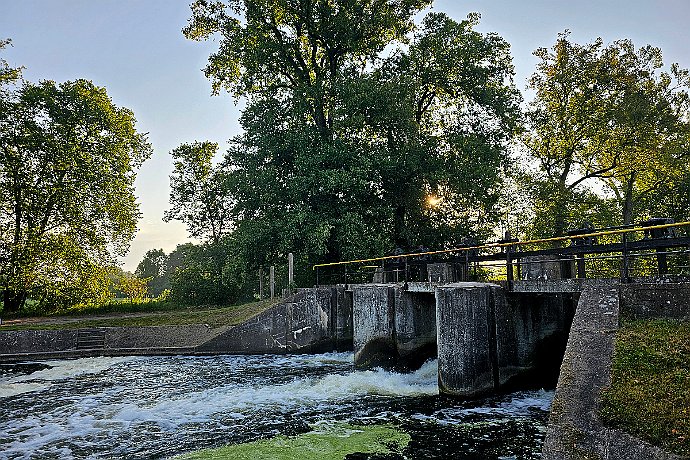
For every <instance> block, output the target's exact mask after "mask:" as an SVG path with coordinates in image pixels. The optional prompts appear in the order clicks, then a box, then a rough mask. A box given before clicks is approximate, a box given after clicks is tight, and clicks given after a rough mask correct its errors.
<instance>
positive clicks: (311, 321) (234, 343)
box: [0, 286, 352, 362]
mask: <svg viewBox="0 0 690 460" xmlns="http://www.w3.org/2000/svg"><path fill="white" fill-rule="evenodd" d="M99 330H102V331H103V332H102V334H103V340H102V342H101V343H99V344H98V345H96V346H93V347H84V346H83V345H84V344H83V343H82V344H80V340H79V335H80V333H81V332H91V331H86V330H76V329H75V330H56V331H51V330H42V331H41V330H39V331H0V362H8V361H18V360H25V359H52V358H74V357H83V356H97V355H106V356H120V355H140V354H144V355H145V354H151V355H156V354H165V355H167V354H178V353H179V354H218V353H305V352H319V351H331V350H350V349H352V303H351V299H350V298H349V296H348V295H347V293H346V292H345V289H344V287H342V286H339V287H326V288H315V289H303V290H300V291H299V292H297V293H296V294H295V295H293V296H291V297H290V298H288V299H286V300H285V301H283V302H281V303H280V304H278V305H276V306H274V307H272V308H270V309H269V310H267V311H265V312H263V313H261V314H260V315H258V316H256V317H254V318H252V319H250V320H249V321H247V322H245V323H243V324H241V325H238V326H235V327H221V328H216V329H211V328H209V327H208V326H205V325H189V326H156V327H132V328H127V327H113V328H99Z"/></svg>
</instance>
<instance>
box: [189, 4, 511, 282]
mask: <svg viewBox="0 0 690 460" xmlns="http://www.w3.org/2000/svg"><path fill="white" fill-rule="evenodd" d="M429 3H430V2H428V1H412V0H409V1H402V2H399V1H395V2H394V1H361V2H351V1H345V0H341V1H335V2H333V1H325V0H324V1H315V2H298V1H280V2H259V1H252V0H247V1H243V2H233V3H231V5H229V6H227V5H224V4H222V3H220V2H213V3H209V2H201V1H199V2H195V3H194V4H193V17H192V20H191V21H190V25H189V26H188V27H187V28H186V29H185V30H184V32H185V34H186V36H187V37H189V38H193V39H204V38H208V37H209V36H210V35H212V34H213V33H219V34H220V35H221V44H220V49H219V50H218V52H217V53H215V54H214V55H212V56H211V58H210V60H209V65H208V67H207V68H206V74H207V75H208V76H209V78H211V79H212V81H213V85H214V90H215V91H219V90H221V89H227V90H229V91H230V92H232V93H233V94H234V95H235V96H236V97H240V96H242V97H245V98H247V100H248V103H247V106H246V109H245V110H244V111H243V114H242V117H241V124H242V127H243V129H244V134H243V135H241V136H238V137H236V138H235V139H233V141H232V143H231V146H230V149H229V150H228V152H227V154H226V157H225V160H224V162H223V164H222V165H221V167H222V168H223V169H224V170H225V171H227V172H228V174H229V175H230V176H231V177H232V180H231V183H232V184H233V186H232V193H233V197H234V209H233V212H232V215H233V219H234V220H235V222H236V228H235V229H234V231H233V232H232V241H233V247H235V248H236V249H237V252H236V253H235V254H236V256H237V257H238V258H240V259H243V260H245V261H246V262H247V264H248V266H249V268H250V269H252V270H253V269H256V268H259V267H261V266H266V265H268V264H276V263H277V262H278V261H279V260H284V258H285V256H286V254H287V253H288V252H294V253H295V254H296V255H297V257H298V262H301V263H302V264H304V265H306V264H309V263H314V262H316V261H332V260H338V259H342V258H351V257H357V256H364V255H376V254H381V253H383V252H386V251H389V250H391V249H393V248H394V247H395V246H396V245H400V246H404V247H408V248H409V247H413V246H416V245H418V244H425V243H426V244H434V245H447V244H452V242H453V241H454V240H458V239H459V238H460V235H461V234H466V233H468V232H471V231H473V230H474V229H475V228H476V227H478V225H475V224H476V222H473V223H472V224H470V225H468V224H467V223H466V222H465V220H466V219H463V217H465V216H466V215H467V214H469V213H474V214H475V215H478V214H482V213H481V212H479V213H477V212H476V211H475V209H476V208H477V206H476V205H473V204H470V203H471V201H472V198H474V197H480V198H482V200H483V201H482V203H483V204H484V203H485V204H486V206H485V207H486V208H487V209H490V208H491V206H492V205H493V202H495V197H496V195H497V194H496V191H497V188H498V187H497V185H498V182H499V181H498V180H497V177H499V176H500V173H499V171H498V169H500V167H501V166H503V165H504V163H505V162H506V160H507V156H506V153H505V152H506V143H507V140H508V139H509V138H510V136H511V135H512V133H513V132H514V130H515V128H516V126H517V122H518V117H517V114H518V94H517V91H516V90H515V89H514V87H513V86H512V84H511V82H510V79H511V76H512V66H511V64H510V55H509V47H508V45H507V44H506V43H505V41H503V40H502V39H500V37H497V36H495V35H486V36H485V35H482V34H479V33H477V32H475V31H473V30H472V27H473V26H474V25H475V24H476V22H477V18H478V17H477V16H476V15H475V16H471V17H470V19H469V20H468V21H463V22H462V23H456V22H455V21H452V20H451V19H450V18H448V17H447V16H445V15H442V14H431V15H429V16H428V18H427V19H426V20H425V21H424V28H423V30H422V31H421V32H418V33H413V32H412V31H413V29H414V28H415V27H414V23H413V14H414V13H416V12H418V11H420V10H421V9H422V8H424V7H425V6H427V5H428V4H429ZM402 42H406V43H407V42H411V43H409V46H407V45H405V46H403V45H402ZM386 47H389V48H388V50H391V49H393V51H392V56H388V51H387V52H385V53H383V50H384V48H386ZM432 56H438V59H436V58H435V57H433V58H432ZM391 101H396V103H395V104H391ZM484 160H485V161H484ZM482 161H484V163H485V164H484V165H483V166H482ZM459 178H461V179H459ZM458 179H459V180H458ZM487 189H488V190H487ZM432 194H439V195H443V198H444V200H445V201H444V204H443V206H445V208H444V209H443V210H440V209H436V208H434V207H433V206H429V204H428V198H429V196H430V195H432ZM458 203H461V204H462V207H463V208H466V209H462V210H460V211H458V212H454V211H453V212H443V211H448V210H450V209H451V208H452V207H454V206H455V205H457V204H458ZM486 215H489V216H490V215H491V213H490V211H488V212H486V213H485V214H483V216H486ZM472 227H475V228H472ZM429 241H430V243H429Z"/></svg>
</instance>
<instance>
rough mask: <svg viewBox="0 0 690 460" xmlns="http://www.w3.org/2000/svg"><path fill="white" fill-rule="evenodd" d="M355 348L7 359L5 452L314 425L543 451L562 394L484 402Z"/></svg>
mask: <svg viewBox="0 0 690 460" xmlns="http://www.w3.org/2000/svg"><path fill="white" fill-rule="evenodd" d="M352 361H353V358H352V354H350V353H331V354H323V355H299V356H213V357H188V356H178V357H127V358H84V359H78V360H65V361H47V362H43V363H30V364H21V365H0V458H5V457H7V458H122V459H125V458H127V459H129V458H163V457H168V456H171V455H175V454H179V453H183V452H187V451H192V450H198V449H202V448H208V447H216V446H222V445H226V444H231V443H242V442H247V441H252V440H256V439H259V438H265V437H269V436H274V435H276V434H280V433H282V434H287V435H290V434H296V433H300V432H304V431H308V430H309V429H310V428H309V425H310V424H314V423H319V422H324V421H346V422H350V423H355V424H370V423H394V424H396V425H398V426H399V427H400V428H401V429H402V430H404V431H406V432H407V433H409V434H410V435H411V436H412V441H411V443H410V445H409V446H408V448H407V450H406V451H405V453H404V455H405V458H410V459H418V458H424V459H426V458H429V459H432V458H462V459H498V458H502V459H509V458H516V459H531V458H539V452H540V449H541V443H542V441H543V436H544V429H545V423H546V417H547V415H548V407H549V404H550V402H551V399H552V397H553V393H552V392H547V391H543V390H542V391H533V392H520V393H514V394H511V395H507V396H503V397H494V398H488V399H484V400H479V401H473V402H460V401H457V400H453V399H450V398H446V397H442V396H439V395H438V394H437V393H438V391H437V385H436V380H437V372H436V362H435V361H433V362H429V363H427V364H425V365H424V366H423V367H422V368H421V369H420V370H419V371H417V372H415V373H412V374H396V373H391V372H387V371H383V370H375V371H355V370H354V368H353V366H352Z"/></svg>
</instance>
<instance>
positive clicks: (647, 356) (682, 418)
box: [601, 319, 690, 456]
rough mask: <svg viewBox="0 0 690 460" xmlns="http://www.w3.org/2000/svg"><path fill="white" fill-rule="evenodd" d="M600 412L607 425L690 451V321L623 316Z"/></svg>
mask: <svg viewBox="0 0 690 460" xmlns="http://www.w3.org/2000/svg"><path fill="white" fill-rule="evenodd" d="M601 414H602V419H603V421H604V423H605V424H606V425H608V426H612V427H616V428H620V429H622V430H624V431H626V432H628V433H631V434H634V435H635V436H637V437H639V438H640V439H644V440H645V441H648V442H650V443H652V444H654V445H657V446H662V447H664V448H666V449H668V450H669V451H671V452H673V453H676V454H679V455H686V456H687V455H690V322H687V321H686V322H682V321H678V320H662V319H655V320H636V321H623V325H622V327H621V329H620V330H619V331H618V333H617V334H616V342H615V352H614V356H613V365H612V370H611V385H610V386H609V387H608V388H607V389H605V390H604V391H603V392H602V408H601Z"/></svg>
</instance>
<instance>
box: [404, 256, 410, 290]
mask: <svg viewBox="0 0 690 460" xmlns="http://www.w3.org/2000/svg"><path fill="white" fill-rule="evenodd" d="M407 261H408V258H407V257H405V284H407V273H408V272H409V271H410V267H409V265H408V262H407Z"/></svg>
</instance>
